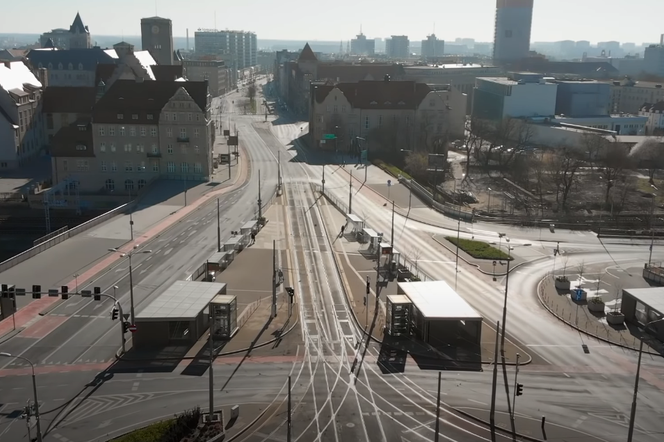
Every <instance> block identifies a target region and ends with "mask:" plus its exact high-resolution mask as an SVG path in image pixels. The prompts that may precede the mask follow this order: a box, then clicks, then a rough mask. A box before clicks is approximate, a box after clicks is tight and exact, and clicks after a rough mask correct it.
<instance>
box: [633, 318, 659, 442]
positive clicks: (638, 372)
mask: <svg viewBox="0 0 664 442" xmlns="http://www.w3.org/2000/svg"><path fill="white" fill-rule="evenodd" d="M658 322H664V318H660V319H655V320H654V321H650V322H648V323H647V324H646V327H645V328H644V329H643V333H644V334H647V333H648V328H649V327H650V326H651V325H653V324H656V323H658ZM641 356H643V339H641V343H640V344H639V359H638V362H637V363H636V377H635V378H634V395H633V396H632V410H631V411H630V413H629V429H628V430H627V442H632V437H633V436H634V420H635V418H636V398H637V397H638V395H639V379H640V378H641Z"/></svg>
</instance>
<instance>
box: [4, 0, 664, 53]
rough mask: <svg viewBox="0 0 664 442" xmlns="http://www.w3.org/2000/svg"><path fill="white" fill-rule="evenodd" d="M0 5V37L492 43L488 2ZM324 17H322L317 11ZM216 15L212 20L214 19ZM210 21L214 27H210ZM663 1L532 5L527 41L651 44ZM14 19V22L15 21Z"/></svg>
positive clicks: (197, 0) (560, 0) (139, 0)
mask: <svg viewBox="0 0 664 442" xmlns="http://www.w3.org/2000/svg"><path fill="white" fill-rule="evenodd" d="M100 3H102V2H101V1H100V0H85V1H83V0H58V1H56V2H53V1H51V0H24V1H11V0H6V1H4V0H3V5H2V8H1V9H0V33H1V32H16V33H41V32H44V31H48V30H50V29H52V28H59V27H69V25H70V24H71V22H72V20H73V18H74V16H75V15H76V11H79V12H80V13H81V17H82V18H83V22H84V23H85V24H86V25H87V26H89V28H90V32H91V33H92V35H93V38H94V35H95V34H97V35H123V34H124V35H139V34H140V19H141V17H150V16H154V15H155V5H156V9H157V10H156V13H157V15H159V16H161V17H168V18H170V19H171V20H173V26H174V34H175V35H176V36H184V35H185V30H186V29H187V28H189V33H190V35H191V36H192V37H193V32H194V31H195V30H196V29H197V28H214V27H215V21H216V28H218V29H226V28H228V29H242V30H249V31H254V32H256V33H257V35H258V38H266V39H267V38H271V39H287V40H334V41H336V40H342V39H343V40H348V39H350V38H352V37H353V36H354V35H355V34H356V33H357V32H358V30H359V28H360V25H362V27H363V31H364V34H365V35H367V36H368V37H371V38H373V37H386V36H389V35H392V34H397V35H402V34H405V35H408V36H409V37H410V39H411V40H421V39H423V38H424V37H425V36H426V35H427V34H429V33H431V32H432V31H433V29H434V22H435V29H436V35H437V36H438V37H439V38H443V39H445V40H453V39H454V38H456V37H470V38H475V39H476V40H480V41H491V40H492V39H493V25H494V8H495V4H496V1H495V0H416V1H411V2H409V1H397V0H381V1H378V0H371V1H368V0H333V1H324V2H321V1H320V0H318V1H314V0H310V1H307V0H235V1H219V0H216V1H215V0H193V1H192V0H189V1H187V0H157V1H156V2H155V1H154V0H111V1H104V2H103V4H104V6H102V4H100ZM323 11H324V12H323ZM215 12H216V14H215ZM215 15H216V20H215ZM663 16H664V0H630V1H627V0H555V1H554V0H535V12H534V17H533V31H532V41H557V40H590V41H591V42H597V41H607V40H617V41H621V42H635V43H641V42H659V34H661V33H664V25H662V24H661V23H662V21H661V20H662V17H663ZM17 17H22V18H21V19H17Z"/></svg>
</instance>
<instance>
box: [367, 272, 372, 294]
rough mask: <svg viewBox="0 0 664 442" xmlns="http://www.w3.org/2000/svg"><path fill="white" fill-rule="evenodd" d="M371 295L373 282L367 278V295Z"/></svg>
mask: <svg viewBox="0 0 664 442" xmlns="http://www.w3.org/2000/svg"><path fill="white" fill-rule="evenodd" d="M370 293H371V281H369V277H368V276H367V295H369V294H370Z"/></svg>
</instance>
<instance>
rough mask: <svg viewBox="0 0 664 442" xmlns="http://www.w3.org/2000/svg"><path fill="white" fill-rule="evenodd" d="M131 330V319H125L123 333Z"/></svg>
mask: <svg viewBox="0 0 664 442" xmlns="http://www.w3.org/2000/svg"><path fill="white" fill-rule="evenodd" d="M128 331H129V321H124V322H123V323H122V333H127V332H128Z"/></svg>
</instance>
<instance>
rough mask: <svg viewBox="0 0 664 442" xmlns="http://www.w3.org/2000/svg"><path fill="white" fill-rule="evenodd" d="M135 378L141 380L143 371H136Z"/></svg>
mask: <svg viewBox="0 0 664 442" xmlns="http://www.w3.org/2000/svg"><path fill="white" fill-rule="evenodd" d="M136 377H137V378H142V377H143V370H142V369H141V370H138V373H137V374H136Z"/></svg>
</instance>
